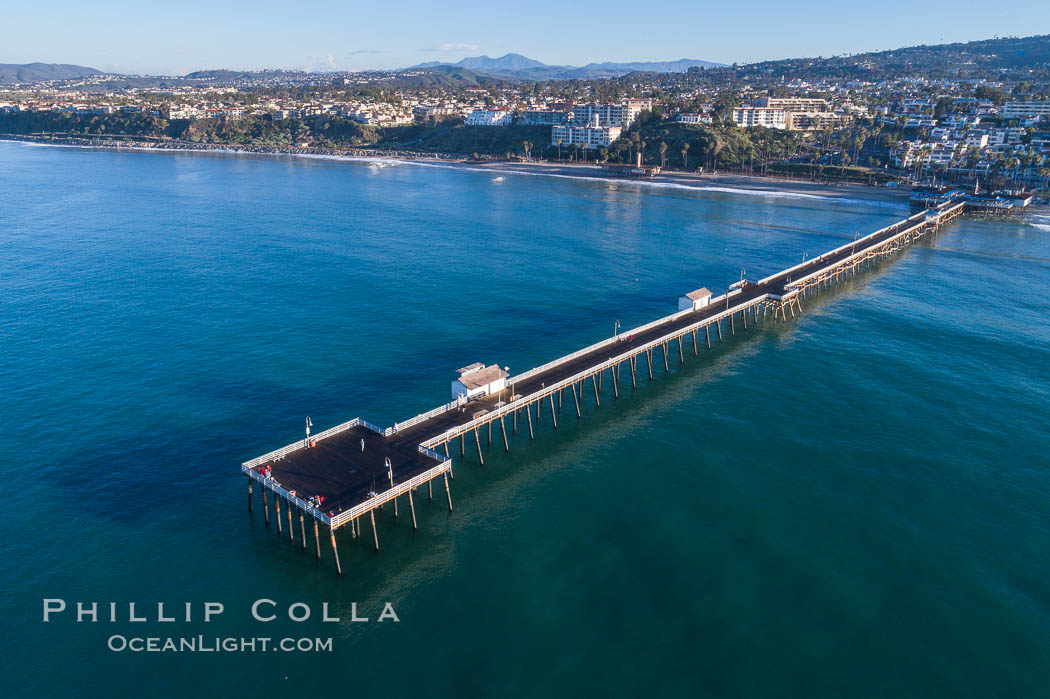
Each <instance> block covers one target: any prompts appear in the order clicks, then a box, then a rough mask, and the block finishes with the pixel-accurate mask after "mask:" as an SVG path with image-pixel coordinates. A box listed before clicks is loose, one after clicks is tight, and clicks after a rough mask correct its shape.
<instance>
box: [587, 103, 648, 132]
mask: <svg viewBox="0 0 1050 699" xmlns="http://www.w3.org/2000/svg"><path fill="white" fill-rule="evenodd" d="M652 106H653V102H652V100H638V99H629V100H624V101H623V102H620V103H618V104H612V103H605V104H577V105H576V106H575V107H573V108H572V121H573V123H575V124H590V123H591V122H592V121H593V120H594V119H595V117H597V119H598V126H619V127H621V128H624V129H625V128H627V127H629V126H630V125H631V124H633V123H634V120H635V119H637V118H638V115H639V114H641V113H642V111H644V110H646V109H651V108H652Z"/></svg>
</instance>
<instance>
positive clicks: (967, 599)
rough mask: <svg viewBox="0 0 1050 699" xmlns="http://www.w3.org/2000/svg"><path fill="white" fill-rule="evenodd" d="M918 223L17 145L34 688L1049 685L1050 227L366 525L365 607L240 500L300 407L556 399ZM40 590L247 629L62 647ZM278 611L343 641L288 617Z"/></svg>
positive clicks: (15, 285) (854, 691)
mask: <svg viewBox="0 0 1050 699" xmlns="http://www.w3.org/2000/svg"><path fill="white" fill-rule="evenodd" d="M904 213H905V209H903V208H901V207H899V206H896V205H894V204H887V203H879V202H864V201H844V202H836V201H830V200H825V199H819V198H812V197H769V196H758V195H746V194H734V193H730V192H702V193H698V192H691V191H686V190H683V189H679V188H659V187H649V186H646V185H641V184H631V183H608V182H600V181H577V180H570V179H556V178H547V177H530V176H510V175H507V176H506V177H505V178H504V179H502V180H497V179H496V176H495V175H494V174H493V173H482V172H471V171H455V170H449V169H443V168H435V167H422V166H415V165H392V166H387V167H379V166H376V165H369V164H367V163H363V162H353V163H351V162H337V161H330V160H307V159H278V158H250V157H229V156H216V155H188V154H187V155H175V156H168V155H153V154H138V153H106V152H95V151H89V150H78V149H59V148H44V147H32V146H27V145H24V144H14V143H0V244H2V249H3V254H2V255H0V303H2V306H0V382H2V383H0V385H2V386H3V391H2V392H0V411H2V414H3V415H4V416H5V418H6V420H5V422H6V424H7V426H8V430H7V435H6V440H5V441H6V448H5V458H4V459H3V461H2V463H3V469H4V478H5V483H6V486H7V487H6V489H5V490H6V497H5V498H4V506H3V508H2V510H0V511H2V512H3V517H4V520H5V526H4V536H3V537H2V538H0V565H2V567H3V568H2V569H3V584H4V587H5V595H4V596H3V604H4V610H3V614H4V618H5V620H6V621H7V629H8V630H7V633H5V634H4V637H3V640H2V641H0V644H2V647H0V657H3V658H4V659H5V666H6V668H7V669H5V671H4V672H3V675H2V677H3V679H2V684H3V685H4V687H3V689H4V690H5V692H4V693H5V694H7V695H12V694H25V695H32V696H51V695H56V694H61V693H65V694H71V695H91V696H119V695H130V694H133V693H134V694H143V693H145V694H148V695H158V696H164V695H171V696H182V695H184V694H186V693H187V692H188V691H191V690H196V691H198V692H199V693H200V694H201V695H202V696H210V695H214V694H218V693H220V692H223V693H226V694H232V695H236V696H240V695H245V696H266V695H268V694H269V693H274V692H281V693H289V692H296V693H300V694H302V693H306V692H311V693H313V692H318V693H321V694H322V695H324V696H333V695H336V694H337V693H338V694H341V695H345V694H355V695H358V696H383V697H400V696H506V697H515V696H521V697H533V696H657V697H660V696H668V697H678V696H711V697H724V696H745V697H771V696H777V697H781V696H783V697H818V696H819V697H822V696H827V697H842V696H851V697H886V696H899V697H908V696H916V697H919V696H931V695H935V696H956V697H989V696H1045V695H1046V689H1045V678H1046V677H1047V676H1048V673H1050V623H1048V622H1050V618H1048V617H1050V614H1048V612H1050V582H1048V580H1047V575H1046V555H1047V551H1048V550H1050V532H1048V524H1047V505H1048V501H1050V474H1048V472H1047V466H1048V462H1047V458H1046V449H1045V445H1046V441H1045V440H1046V434H1047V430H1048V427H1050V408H1048V390H1050V350H1048V347H1050V343H1048V340H1050V326H1048V322H1047V318H1048V317H1050V316H1048V312H1050V275H1048V274H1047V272H1048V271H1050V230H1048V228H1050V227H1048V226H1047V219H1032V220H1029V221H1010V222H989V221H977V220H964V221H961V222H959V223H955V224H953V225H951V226H950V227H949V228H948V229H947V230H945V231H944V232H943V233H941V234H940V235H939V236H938V237H937V238H936V239H935V240H934V241H932V242H929V243H926V244H924V245H921V246H917V247H914V248H911V249H909V250H907V251H906V252H904V253H903V254H901V255H900V256H898V257H897V258H895V259H894V260H893V261H891V262H889V263H887V264H884V265H882V266H881V267H880V268H879V269H878V270H877V271H875V272H872V273H867V274H865V275H863V276H861V277H859V278H857V279H856V280H855V281H852V282H851V283H850V284H849V285H847V286H845V287H842V288H840V289H838V290H836V291H833V292H831V293H828V294H825V295H824V296H822V297H820V298H819V299H812V298H811V299H809V300H807V301H806V302H804V308H805V312H804V313H803V314H802V316H801V317H800V318H799V319H797V320H795V321H792V322H789V323H780V324H777V325H775V326H773V325H766V326H764V327H762V328H760V329H758V330H754V329H751V330H748V332H747V333H743V334H739V335H738V336H737V337H736V338H734V339H733V340H732V341H731V342H727V343H726V344H725V345H723V346H721V347H716V349H715V350H713V351H711V352H705V353H702V355H701V357H700V358H699V359H692V358H691V357H690V356H689V355H690V354H691V353H690V352H687V362H686V364H685V365H684V367H681V368H680V367H678V366H676V363H675V362H674V361H673V362H672V365H671V375H670V376H667V377H665V376H663V375H662V372H661V371H658V372H657V374H656V380H655V381H653V382H651V383H650V382H649V381H648V380H642V382H641V384H640V386H639V389H638V390H637V391H634V392H633V395H630V393H631V392H630V391H628V394H629V395H628V396H625V397H621V399H620V400H619V401H614V400H612V396H611V395H609V396H608V397H607V399H605V400H603V401H602V407H601V408H600V409H599V410H597V411H595V410H593V409H591V408H588V409H587V412H586V413H585V416H584V420H582V421H580V422H579V423H577V422H576V421H574V420H572V419H569V416H568V415H567V414H565V416H564V418H563V420H562V421H561V427H560V428H559V429H558V431H557V432H554V431H553V430H551V428H550V424H549V422H546V421H545V422H544V423H543V427H542V428H540V430H539V433H538V435H537V439H536V440H535V441H534V442H531V443H530V442H529V441H528V440H527V439H526V440H523V439H521V438H520V437H519V438H518V439H516V440H515V441H514V442H512V445H511V447H512V448H511V453H510V454H509V455H506V456H505V455H503V454H502V445H498V446H497V445H494V449H493V450H492V451H491V453H490V454H488V455H487V456H486V461H485V466H480V465H479V464H478V463H477V458H476V455H475V456H471V455H470V454H468V456H467V458H466V460H465V461H463V462H460V459H459V458H458V454H456V461H457V466H456V479H455V481H454V483H453V498H454V499H455V504H456V511H455V513H453V514H451V515H449V514H448V513H447V511H446V509H445V507H444V504H443V503H442V502H441V501H440V500H439V499H437V498H436V499H435V502H434V503H426V502H425V498H422V500H423V504H422V506H421V507H419V513H420V522H419V523H420V531H419V532H413V531H412V530H411V527H410V524H409V523H408V522H407V520H406V518H405V517H402V518H401V519H399V520H394V518H393V516H392V513H391V512H390V511H389V509H388V510H387V511H386V512H385V513H384V514H383V515H382V516H381V517H380V518H379V519H380V522H379V537H380V541H381V544H382V547H383V548H382V550H381V551H380V552H379V553H375V552H373V551H372V550H371V548H370V547H369V546H366V545H364V544H363V543H362V542H356V541H354V540H352V539H351V538H350V537H349V534H348V533H345V532H344V533H340V535H339V546H340V553H341V557H342V565H343V569H344V573H345V575H344V576H343V577H342V578H337V577H336V576H335V574H334V572H333V563H332V559H331V554H330V550H329V548H328V546H327V544H326V545H325V547H324V549H323V551H324V558H323V559H322V560H321V561H320V562H317V561H315V560H314V558H313V555H312V551H308V552H305V553H304V552H303V551H302V550H301V548H300V546H299V544H298V543H292V542H289V541H288V539H287V536H285V537H279V536H278V535H277V534H276V532H274V531H272V530H267V529H266V527H264V526H263V524H262V517H261V513H260V511H259V508H257V509H256V512H255V515H254V516H252V515H249V514H248V513H247V511H246V506H245V505H246V503H245V497H246V487H245V485H246V484H245V481H244V479H243V477H242V476H241V475H240V472H239V463H240V462H241V461H243V460H246V459H248V458H251V457H254V456H256V455H258V454H260V453H263V452H265V451H269V450H270V449H273V448H276V447H279V446H281V445H284V444H286V443H288V442H290V441H292V440H294V439H296V438H298V437H299V436H300V435H301V425H302V420H303V416H305V415H310V416H311V417H312V418H313V421H314V424H315V429H324V428H325V427H328V426H331V425H334V424H336V423H338V422H342V421H344V420H346V419H349V418H351V417H354V416H361V417H364V418H366V419H369V420H371V421H372V422H375V423H378V424H381V425H388V424H392V423H393V421H395V420H399V419H405V418H407V417H410V416H411V415H414V414H416V413H418V412H421V411H423V410H426V409H429V408H430V407H433V406H434V405H437V404H438V403H440V402H443V401H445V400H447V399H448V396H449V393H448V391H449V383H448V382H449V381H450V380H451V378H452V377H453V375H454V369H455V368H456V367H460V366H464V365H465V364H468V363H471V362H473V361H486V362H498V363H500V364H505V365H509V366H510V367H511V369H512V371H513V372H520V371H524V370H525V369H528V368H530V367H532V366H534V365H536V364H539V363H542V362H544V361H547V360H549V359H551V358H553V357H555V356H558V355H559V354H562V353H564V352H568V351H572V350H574V349H576V348H578V347H580V346H583V345H586V344H590V343H591V342H593V341H596V340H598V339H600V338H602V337H605V336H606V335H607V334H609V333H611V332H612V328H613V323H614V321H615V320H620V321H622V322H623V324H624V326H625V327H629V326H630V325H631V324H635V323H641V322H646V321H648V320H650V319H652V318H654V317H656V316H657V315H663V314H666V313H668V312H670V311H672V310H674V309H675V307H676V306H675V304H676V298H677V296H678V295H679V294H680V293H682V292H684V291H687V290H690V289H694V288H697V287H699V286H701V285H706V286H708V287H710V288H712V289H720V288H724V287H725V286H726V285H727V284H729V283H730V282H732V281H735V280H736V279H738V278H739V277H740V274H741V270H742V269H746V273H747V275H748V276H749V277H750V278H752V279H755V278H758V277H761V276H764V275H765V274H766V273H769V272H772V271H775V270H777V269H780V268H782V267H786V266H789V265H791V264H794V263H796V262H798V261H799V260H801V259H802V255H803V254H809V255H813V254H817V253H819V252H821V251H823V250H826V249H830V248H832V247H836V246H837V245H840V244H842V243H843V242H845V241H848V240H850V239H852V237H853V235H854V234H855V233H858V232H860V233H866V232H870V231H872V230H874V229H876V228H878V227H880V226H882V225H885V224H886V223H889V222H891V221H893V220H895V219H896V218H899V217H901V216H902V215H903V214H904ZM716 293H717V291H716ZM544 417H545V418H546V419H549V416H547V415H545V416H544ZM496 441H497V442H499V439H498V438H497V439H496ZM257 504H258V501H257ZM417 504H418V503H417ZM366 531H367V528H366ZM310 546H311V547H312V546H313V542H312V541H310ZM44 598H63V599H65V600H67V602H68V603H69V604H70V606H72V605H73V604H74V603H75V602H76V601H85V602H91V601H98V602H100V603H102V604H101V605H100V606H101V608H102V609H101V616H102V617H103V619H105V618H106V614H107V611H106V610H108V602H110V601H115V602H119V603H121V605H125V604H126V603H127V602H132V601H134V602H138V603H139V607H140V609H142V608H143V607H154V606H155V605H156V603H157V602H166V603H168V608H169V610H170V609H171V608H172V607H178V608H179V610H180V614H181V607H182V605H183V604H184V603H185V602H193V603H194V604H195V605H200V604H203V602H205V601H219V602H222V603H223V604H224V605H225V612H224V613H223V614H222V615H221V616H220V617H219V618H217V619H216V620H213V621H212V622H211V623H208V624H204V623H202V622H201V621H200V620H199V619H200V616H201V609H202V607H200V606H196V607H194V619H195V621H193V622H191V623H182V622H177V623H158V622H156V621H150V622H146V623H140V624H134V623H128V622H126V621H123V622H119V623H109V622H108V621H104V620H103V621H100V622H98V623H94V624H92V623H90V622H87V621H85V622H83V623H80V624H78V623H76V622H75V618H74V616H73V614H72V613H70V612H67V613H65V614H63V615H61V616H59V617H58V618H56V619H54V620H53V621H51V622H50V623H47V624H44V623H42V622H41V618H42V614H41V612H42V600H43V599H44ZM259 598H269V599H273V600H275V601H278V602H280V603H281V605H282V606H281V609H282V610H283V609H284V608H286V607H287V605H288V604H290V603H292V602H297V601H302V602H306V603H309V604H310V605H312V606H313V610H314V614H313V617H312V618H311V619H310V620H309V621H307V622H303V623H299V624H296V623H292V622H290V621H288V620H287V619H286V618H282V619H281V620H279V621H275V622H272V623H268V624H262V623H259V622H255V621H253V620H252V619H251V616H250V614H249V607H250V605H251V603H252V602H253V601H254V600H256V599H259ZM387 601H389V602H391V603H392V605H393V606H394V608H395V609H396V613H397V615H398V617H399V618H400V622H398V623H394V622H390V621H388V622H383V623H376V621H375V619H376V617H377V616H378V614H379V611H380V610H381V609H382V605H383V602H387ZM322 602H328V603H329V607H330V611H331V613H332V614H336V615H339V616H340V617H341V618H342V620H343V621H342V622H341V623H322V622H320V621H319V619H318V617H319V616H320V613H321V609H320V606H321V603H322ZM353 602H356V603H357V605H358V610H359V611H358V613H359V614H360V615H364V616H368V617H370V618H371V619H372V621H371V622H370V623H353V624H352V623H349V618H350V616H351V614H350V605H351V603H353ZM282 613H283V611H282ZM122 616H126V612H122ZM150 616H151V617H152V616H154V612H150ZM114 634H123V635H127V636H134V635H138V636H154V637H165V636H177V637H178V636H195V635H197V634H204V635H206V636H210V637H215V636H238V637H240V636H266V637H274V638H280V637H283V636H289V637H295V638H298V637H310V638H313V637H321V638H328V637H331V638H332V639H333V651H332V652H330V653H328V652H315V653H305V652H304V653H300V652H292V653H285V652H268V653H263V652H256V653H182V654H178V653H132V652H130V651H125V652H112V651H109V650H107V639H109V637H110V636H112V635H114Z"/></svg>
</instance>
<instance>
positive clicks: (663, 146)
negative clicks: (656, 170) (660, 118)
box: [660, 141, 667, 168]
mask: <svg viewBox="0 0 1050 699" xmlns="http://www.w3.org/2000/svg"><path fill="white" fill-rule="evenodd" d="M660 167H661V168H666V167H667V143H666V142H664V141H660Z"/></svg>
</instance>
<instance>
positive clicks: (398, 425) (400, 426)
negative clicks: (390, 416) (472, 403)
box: [384, 400, 459, 437]
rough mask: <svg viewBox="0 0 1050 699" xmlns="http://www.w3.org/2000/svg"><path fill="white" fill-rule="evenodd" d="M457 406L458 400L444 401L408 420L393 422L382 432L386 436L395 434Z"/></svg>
mask: <svg viewBox="0 0 1050 699" xmlns="http://www.w3.org/2000/svg"><path fill="white" fill-rule="evenodd" d="M457 406H459V401H455V400H454V401H450V402H448V403H445V404H444V405H439V406H438V407H436V408H434V409H433V410H428V411H427V412H425V413H420V414H419V415H416V416H415V417H414V418H410V419H408V420H405V421H404V422H395V423H394V426H393V427H388V428H386V430H385V432H384V434H386V436H388V437H389V436H390V435H392V434H397V433H398V432H400V431H401V430H407V429H408V428H409V427H414V426H415V425H418V424H419V423H421V422H426V421H427V420H429V419H430V418H432V417H437V416H438V415H441V414H442V413H447V412H448V411H449V410H452V409H453V408H455V407H457Z"/></svg>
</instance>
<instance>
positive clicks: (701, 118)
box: [675, 114, 712, 124]
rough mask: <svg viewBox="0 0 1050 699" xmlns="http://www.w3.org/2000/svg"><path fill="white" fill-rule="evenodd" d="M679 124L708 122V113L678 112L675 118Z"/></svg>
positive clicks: (709, 120) (709, 118) (709, 116)
mask: <svg viewBox="0 0 1050 699" xmlns="http://www.w3.org/2000/svg"><path fill="white" fill-rule="evenodd" d="M675 121H677V122H678V123H679V124H710V123H711V121H712V119H711V115H710V114H679V115H678V118H677V119H675Z"/></svg>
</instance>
